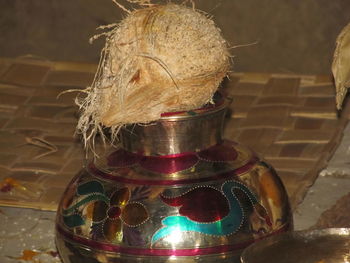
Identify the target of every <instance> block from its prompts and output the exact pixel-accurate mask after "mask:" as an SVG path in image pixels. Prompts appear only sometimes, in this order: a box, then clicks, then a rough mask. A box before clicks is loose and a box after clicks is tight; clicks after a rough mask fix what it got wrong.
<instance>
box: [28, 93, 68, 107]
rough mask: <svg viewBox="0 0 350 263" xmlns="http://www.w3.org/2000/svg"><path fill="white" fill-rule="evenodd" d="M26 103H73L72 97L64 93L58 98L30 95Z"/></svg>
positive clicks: (61, 104)
mask: <svg viewBox="0 0 350 263" xmlns="http://www.w3.org/2000/svg"><path fill="white" fill-rule="evenodd" d="M28 104H30V105H41V106H72V105H74V98H72V97H69V96H64V95H62V96H60V97H59V98H56V97H49V96H40V95H37V96H33V97H31V98H30V99H29V101H28Z"/></svg>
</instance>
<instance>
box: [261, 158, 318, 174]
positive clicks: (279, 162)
mask: <svg viewBox="0 0 350 263" xmlns="http://www.w3.org/2000/svg"><path fill="white" fill-rule="evenodd" d="M266 159H267V160H268V162H269V163H271V164H272V166H273V167H274V168H275V169H276V170H277V171H289V172H296V173H302V172H307V171H309V170H311V169H312V168H313V167H314V166H315V164H316V162H317V161H316V160H300V159H296V158H266Z"/></svg>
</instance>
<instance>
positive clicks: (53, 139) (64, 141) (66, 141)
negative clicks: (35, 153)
mask: <svg viewBox="0 0 350 263" xmlns="http://www.w3.org/2000/svg"><path fill="white" fill-rule="evenodd" d="M44 139H45V140H46V141H48V142H50V143H52V144H55V145H72V144H75V143H77V142H80V141H79V139H78V138H76V137H75V136H69V135H48V136H45V138H44Z"/></svg>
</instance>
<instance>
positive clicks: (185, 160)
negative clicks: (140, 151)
mask: <svg viewBox="0 0 350 263" xmlns="http://www.w3.org/2000/svg"><path fill="white" fill-rule="evenodd" d="M197 162H198V157H197V155H195V154H194V153H193V154H191V153H189V154H184V155H180V156H169V157H168V156H145V157H143V158H142V159H141V160H140V166H141V167H142V168H144V169H146V170H149V171H151V172H155V173H161V174H172V173H176V172H179V171H183V170H186V169H189V168H191V167H192V166H194V165H195V164H196V163H197Z"/></svg>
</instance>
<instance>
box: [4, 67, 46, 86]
mask: <svg viewBox="0 0 350 263" xmlns="http://www.w3.org/2000/svg"><path fill="white" fill-rule="evenodd" d="M48 71H49V68H48V67H45V66H38V65H29V64H13V65H11V66H10V68H9V69H8V70H7V71H6V72H5V73H4V74H3V76H2V77H1V81H2V82H5V83H11V84H18V85H23V86H40V85H41V84H42V82H43V80H44V78H45V76H46V74H47V72H48Z"/></svg>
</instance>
